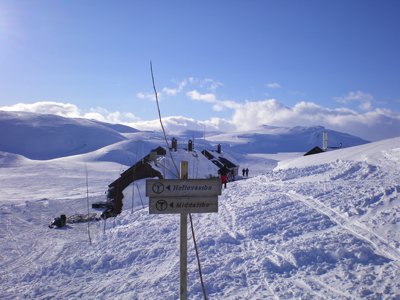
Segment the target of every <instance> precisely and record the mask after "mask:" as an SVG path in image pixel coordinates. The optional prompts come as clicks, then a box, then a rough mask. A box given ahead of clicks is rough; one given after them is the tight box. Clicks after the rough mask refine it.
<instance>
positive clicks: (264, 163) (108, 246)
mask: <svg viewBox="0 0 400 300" xmlns="http://www.w3.org/2000/svg"><path fill="white" fill-rule="evenodd" d="M98 126H103V125H98ZM110 130H111V129H110ZM271 130H272V129H271ZM273 130H277V131H279V130H282V131H284V129H273ZM279 135H281V134H279ZM328 135H329V133H328ZM100 136H101V135H100ZM50 137H51V135H49V136H48V138H50ZM97 137H99V136H97ZM121 137H123V138H122V139H117V141H116V142H114V143H111V142H110V144H108V145H106V146H105V147H101V148H100V147H99V148H97V149H96V150H94V151H91V152H85V153H83V154H80V155H74V156H66V157H60V158H58V159H51V160H44V159H42V160H32V159H29V158H27V157H24V156H21V155H18V154H14V153H7V152H0V165H1V168H0V182H1V193H0V266H1V268H0V278H1V285H0V295H1V297H0V298H2V299H33V298H35V299H54V298H57V299H178V298H179V219H180V218H179V216H177V215H149V213H148V198H147V197H145V180H140V181H138V182H135V184H134V185H131V186H130V187H128V188H127V189H125V190H124V194H125V198H124V206H123V212H122V214H120V215H119V216H118V217H117V218H115V219H114V220H112V219H107V221H106V222H103V221H98V222H92V223H90V224H89V225H88V224H87V223H75V224H68V225H67V226H66V227H64V228H62V229H49V228H48V227H47V225H48V224H49V222H50V220H51V219H52V218H53V217H55V216H59V215H60V214H62V213H65V214H67V216H70V215H74V214H85V213H87V212H88V206H87V201H89V203H94V202H97V201H102V200H104V197H105V195H104V192H105V190H106V189H107V187H108V184H110V183H111V182H112V181H114V180H115V179H116V178H118V177H119V175H120V173H121V171H122V169H123V168H126V165H121V164H120V163H121V162H123V160H124V159H123V158H124V157H126V156H129V157H128V158H127V159H126V161H129V160H131V161H135V160H136V159H137V158H138V157H139V158H140V157H143V156H144V155H146V154H147V152H148V151H149V150H150V149H152V148H154V147H153V146H156V145H157V146H158V145H161V146H162V139H161V137H160V136H158V135H156V134H155V133H152V132H130V133H121ZM231 137H232V138H234V136H233V135H232V136H231ZM43 139H44V142H47V143H50V142H51V140H46V135H45V136H43ZM196 141H197V140H196ZM220 141H222V138H221V139H220V140H215V141H211V143H212V145H210V144H209V143H207V142H204V141H203V144H202V142H201V141H200V140H198V141H197V142H195V149H194V151H193V152H188V151H186V150H184V149H183V146H182V147H179V149H178V151H176V152H172V153H171V155H172V158H173V159H174V161H176V162H177V163H179V162H180V161H182V160H185V161H188V162H189V177H190V178H205V177H208V176H209V175H210V174H214V173H216V171H217V168H216V167H215V165H214V164H212V163H211V162H210V161H208V160H207V159H205V157H204V156H203V155H202V154H201V150H203V149H204V148H205V147H208V146H210V147H212V148H214V146H215V143H216V142H220ZM93 144H95V142H93ZM224 147H225V146H223V151H222V152H223V153H222V154H223V155H225V154H228V153H225V152H224V149H225V148H224ZM228 150H229V151H228V152H229V155H233V156H234V157H235V158H236V159H237V160H238V163H239V164H240V166H241V167H248V168H249V169H250V177H249V178H247V177H245V178H242V177H241V176H239V178H237V179H238V180H236V181H234V182H230V183H228V188H227V189H224V190H223V192H222V195H221V196H219V211H218V213H209V214H193V225H194V230H195V234H196V238H197V243H198V250H199V253H200V259H201V265H202V272H203V278H204V281H205V290H206V293H207V298H208V299H399V298H400V196H399V193H400V183H399V178H400V138H395V139H390V140H384V141H380V142H374V143H368V144H364V145H359V146H356V147H348V148H343V149H339V150H335V151H328V152H325V153H321V154H316V155H312V156H302V153H298V154H289V153H285V154H268V153H265V152H264V153H257V154H256V153H253V154H246V153H234V152H231V149H228ZM289 156H291V157H290V158H289ZM283 157H284V158H285V160H282V158H283ZM288 158H289V159H288ZM124 162H125V161H124ZM155 167H157V168H159V169H160V170H161V171H162V169H163V168H165V170H164V173H165V174H166V177H167V178H172V177H174V176H176V175H174V174H173V173H174V172H173V171H171V170H173V167H172V160H171V156H170V155H166V156H165V157H161V158H160V161H159V163H158V164H157V166H155ZM86 170H87V176H86ZM86 180H87V184H86ZM90 212H94V210H93V209H90ZM189 227H190V226H189ZM189 232H190V228H189ZM89 236H90V240H91V243H89ZM189 238H191V234H190V233H189ZM188 247H189V248H188V253H189V255H188V293H189V299H202V289H201V285H200V280H199V276H198V269H197V266H198V265H197V261H196V259H195V250H194V247H193V243H192V241H191V240H189V241H188Z"/></svg>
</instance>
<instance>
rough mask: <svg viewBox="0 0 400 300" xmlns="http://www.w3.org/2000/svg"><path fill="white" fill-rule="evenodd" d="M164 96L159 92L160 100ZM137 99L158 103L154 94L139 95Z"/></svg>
mask: <svg viewBox="0 0 400 300" xmlns="http://www.w3.org/2000/svg"><path fill="white" fill-rule="evenodd" d="M161 96H162V93H159V92H157V97H158V99H159V100H160V98H161ZM136 97H138V98H139V99H145V100H150V101H156V96H155V94H154V93H142V92H140V93H137V94H136Z"/></svg>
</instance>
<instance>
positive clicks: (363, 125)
mask: <svg viewBox="0 0 400 300" xmlns="http://www.w3.org/2000/svg"><path fill="white" fill-rule="evenodd" d="M232 121H233V123H234V124H235V125H236V126H237V127H238V129H239V130H247V129H252V128H254V127H256V126H260V125H274V126H297V125H301V126H313V125H322V126H325V127H327V128H330V129H334V130H338V131H343V132H346V133H350V134H353V135H356V136H359V137H362V138H364V139H368V140H378V139H384V138H389V137H394V136H400V114H398V113H394V112H392V111H390V110H385V109H375V110H374V111H369V112H363V113H360V112H356V111H353V110H350V109H346V108H337V109H329V108H326V107H322V106H320V105H318V104H315V103H312V102H304V101H302V102H299V103H297V104H295V105H294V106H293V107H287V106H284V105H283V104H281V103H279V102H278V101H277V100H275V99H269V100H262V101H251V102H250V101H247V102H246V103H244V104H242V105H241V107H240V108H239V109H235V111H234V114H233V117H232Z"/></svg>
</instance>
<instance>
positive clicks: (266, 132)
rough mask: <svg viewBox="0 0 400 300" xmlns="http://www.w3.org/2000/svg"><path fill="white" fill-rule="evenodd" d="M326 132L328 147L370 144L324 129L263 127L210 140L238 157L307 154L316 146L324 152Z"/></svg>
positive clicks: (317, 127) (316, 127)
mask: <svg viewBox="0 0 400 300" xmlns="http://www.w3.org/2000/svg"><path fill="white" fill-rule="evenodd" d="M324 131H326V132H327V134H328V147H333V148H337V147H341V146H342V147H344V148H347V147H352V146H356V145H362V144H366V143H368V141H365V140H363V139H361V138H358V137H355V136H352V135H349V134H346V133H342V132H338V131H334V130H329V129H325V128H324V127H322V126H314V127H301V126H297V127H293V128H286V127H273V126H262V127H260V128H259V129H257V130H251V131H247V132H235V133H225V134H218V135H214V136H211V137H208V138H207V139H208V140H210V141H218V142H219V143H221V144H222V145H224V147H225V148H229V150H231V151H233V152H239V153H279V152H304V153H305V152H307V151H309V150H310V149H312V148H314V147H315V146H319V147H321V148H322V135H323V132H324Z"/></svg>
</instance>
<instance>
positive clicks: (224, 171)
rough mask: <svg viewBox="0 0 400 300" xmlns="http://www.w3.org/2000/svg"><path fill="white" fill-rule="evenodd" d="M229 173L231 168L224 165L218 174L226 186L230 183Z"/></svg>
mask: <svg viewBox="0 0 400 300" xmlns="http://www.w3.org/2000/svg"><path fill="white" fill-rule="evenodd" d="M228 173H229V169H228V168H227V167H226V166H223V167H222V168H221V169H219V170H218V174H219V175H220V177H221V183H222V184H223V186H224V188H226V184H227V183H228Z"/></svg>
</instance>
